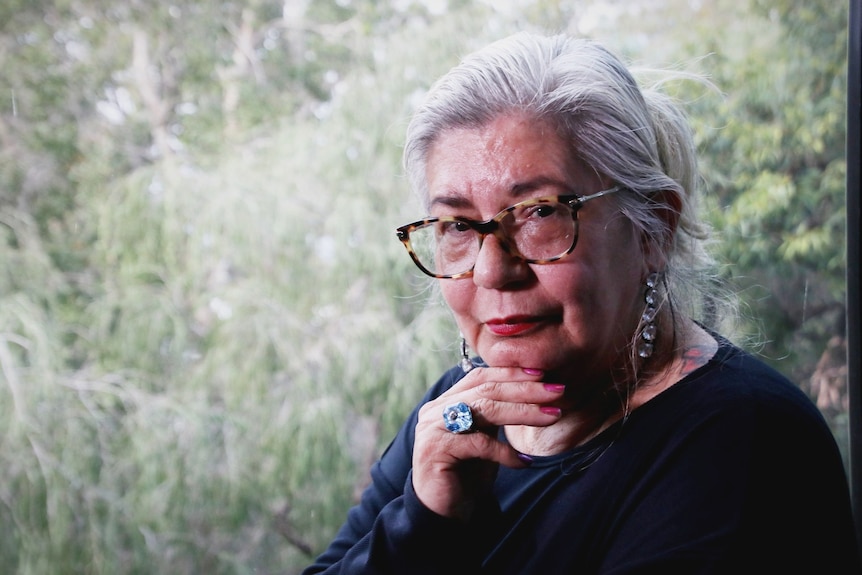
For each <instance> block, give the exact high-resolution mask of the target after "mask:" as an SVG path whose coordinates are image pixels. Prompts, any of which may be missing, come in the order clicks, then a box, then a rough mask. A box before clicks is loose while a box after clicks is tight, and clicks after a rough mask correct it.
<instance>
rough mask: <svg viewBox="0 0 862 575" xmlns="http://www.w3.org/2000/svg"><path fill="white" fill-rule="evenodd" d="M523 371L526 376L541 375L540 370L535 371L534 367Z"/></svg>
mask: <svg viewBox="0 0 862 575" xmlns="http://www.w3.org/2000/svg"><path fill="white" fill-rule="evenodd" d="M523 369H524V373H526V374H527V375H542V373H543V372H542V370H541V369H536V368H534V367H525V368H523Z"/></svg>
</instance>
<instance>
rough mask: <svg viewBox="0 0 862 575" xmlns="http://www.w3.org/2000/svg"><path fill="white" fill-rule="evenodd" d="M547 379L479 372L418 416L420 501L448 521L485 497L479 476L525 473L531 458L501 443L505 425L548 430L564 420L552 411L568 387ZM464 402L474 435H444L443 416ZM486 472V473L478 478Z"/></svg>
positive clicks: (513, 371)
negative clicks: (502, 469)
mask: <svg viewBox="0 0 862 575" xmlns="http://www.w3.org/2000/svg"><path fill="white" fill-rule="evenodd" d="M543 375H544V374H543V373H542V372H541V371H538V370H529V369H527V370H525V369H521V368H478V369H474V370H473V371H471V372H470V373H469V374H467V375H466V376H465V377H464V378H463V379H462V380H461V381H459V382H458V383H457V384H456V385H454V386H453V387H452V388H451V389H449V390H448V391H447V392H446V393H444V394H442V395H441V396H440V397H438V398H437V399H435V400H433V401H430V402H428V403H426V404H425V405H424V406H423V407H422V408H421V409H420V411H419V420H418V422H417V425H416V436H415V441H414V446H413V485H414V489H415V491H416V494H417V496H418V497H419V499H420V500H421V501H422V502H423V503H424V504H425V505H426V506H427V507H429V508H430V509H432V510H433V511H435V512H436V513H439V514H441V515H444V516H450V517H453V516H460V515H462V514H463V509H464V504H465V502H469V501H470V500H471V499H472V497H473V495H474V494H475V493H477V492H481V491H483V490H482V489H481V488H479V486H478V484H477V480H478V483H479V484H481V483H483V481H482V480H479V477H480V476H489V477H491V476H493V475H494V473H495V472H496V466H497V465H504V466H507V467H514V468H517V467H524V466H525V465H528V464H529V462H530V459H529V457H528V456H525V455H523V454H520V453H518V452H517V451H516V450H515V449H513V448H512V447H511V446H510V445H508V444H507V443H505V442H504V441H500V440H499V439H498V430H499V428H500V427H501V426H505V425H528V426H537V427H544V426H549V425H553V424H554V423H555V422H556V421H558V420H559V419H560V417H561V410H560V408H559V407H557V406H556V405H554V404H555V403H558V402H560V400H561V399H562V397H563V394H564V392H565V386H563V385H558V384H553V383H546V382H542V381H541V379H542V377H543ZM460 402H463V403H465V404H467V406H469V407H470V411H471V412H472V418H473V427H472V429H473V430H474V432H473V433H460V434H455V433H452V432H450V431H447V429H446V420H444V416H443V414H444V410H445V408H446V407H448V406H451V405H455V404H458V403H460ZM479 471H482V473H479Z"/></svg>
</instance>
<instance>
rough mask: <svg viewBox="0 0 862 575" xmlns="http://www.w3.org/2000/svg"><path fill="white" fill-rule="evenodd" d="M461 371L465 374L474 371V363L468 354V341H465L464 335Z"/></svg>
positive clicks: (462, 339)
mask: <svg viewBox="0 0 862 575" xmlns="http://www.w3.org/2000/svg"><path fill="white" fill-rule="evenodd" d="M461 369H462V370H464V373H467V372H468V371H470V370H471V369H473V361H472V360H471V359H470V355H469V354H468V353H467V340H466V339H464V336H463V335H462V336H461Z"/></svg>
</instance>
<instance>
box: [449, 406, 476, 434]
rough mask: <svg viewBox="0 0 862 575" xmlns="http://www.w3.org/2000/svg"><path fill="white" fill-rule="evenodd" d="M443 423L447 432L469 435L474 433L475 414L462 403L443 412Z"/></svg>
mask: <svg viewBox="0 0 862 575" xmlns="http://www.w3.org/2000/svg"><path fill="white" fill-rule="evenodd" d="M443 422H444V423H445V424H446V430H447V431H451V432H452V433H468V432H470V431H473V412H472V411H470V406H469V405H467V404H466V403H464V402H463V401H461V402H459V403H456V404H455V405H450V406H449V407H447V408H446V409H444V410H443Z"/></svg>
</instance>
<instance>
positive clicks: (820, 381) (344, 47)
mask: <svg viewBox="0 0 862 575" xmlns="http://www.w3.org/2000/svg"><path fill="white" fill-rule="evenodd" d="M445 5H446V3H440V2H416V1H409V0H404V1H401V2H375V1H372V0H352V1H350V0H331V1H323V2H317V1H315V2H310V1H304V0H288V1H287V2H284V3H277V2H273V1H271V0H249V1H248V2H245V3H243V2H230V1H227V2H220V3H205V2H199V1H191V0H176V1H173V2H169V3H158V2H147V1H146V0H126V1H124V2H106V1H104V0H54V1H49V0H42V1H38V2H33V1H26V2H25V1H20V0H18V1H16V0H12V1H6V2H4V3H3V4H2V6H0V66H2V70H3V74H2V76H0V265H2V268H0V270H2V273H0V438H2V439H0V532H2V533H3V534H4V537H2V538H0V564H2V565H3V566H4V569H5V570H6V572H15V573H21V574H42V573H56V572H59V571H63V572H71V573H94V574H95V573H111V574H116V573H201V572H204V573H252V572H256V573H269V572H288V573H292V572H297V571H298V569H299V568H300V567H301V566H302V565H303V564H305V563H306V562H308V561H309V558H310V555H311V554H313V553H315V552H317V551H319V550H321V549H322V547H323V546H324V545H325V544H326V543H327V542H328V540H329V539H330V538H331V537H332V535H333V533H334V530H335V529H336V528H337V527H338V525H339V524H340V523H341V521H342V520H343V517H344V513H345V511H346V509H347V507H348V506H349V505H350V504H351V503H352V502H354V501H355V499H356V497H357V495H358V493H359V492H360V491H361V488H362V487H363V485H364V482H365V481H366V480H367V479H366V477H367V471H368V467H369V465H370V463H371V462H372V461H373V460H374V458H375V457H376V456H377V455H378V454H379V453H380V450H381V449H382V448H383V447H384V446H385V444H386V442H387V441H388V438H389V437H391V436H392V434H393V433H395V431H396V430H397V428H398V426H399V425H400V423H401V421H402V419H403V417H404V416H405V415H406V413H407V412H408V410H409V409H410V408H411V407H412V406H413V405H414V403H415V402H416V400H417V399H418V398H419V397H420V395H421V394H422V392H423V390H424V389H425V388H426V387H427V385H429V384H430V383H431V382H432V381H433V380H434V379H436V377H437V376H438V375H439V374H440V372H441V371H442V370H443V369H445V368H446V367H447V366H448V365H449V364H450V363H452V362H453V361H454V359H455V358H456V356H457V349H456V343H457V332H456V330H455V328H454V326H453V324H452V322H451V320H450V318H449V317H448V314H447V312H446V311H445V309H444V307H443V306H442V305H441V303H440V301H439V298H438V297H437V295H436V293H435V291H434V288H433V286H432V285H431V284H429V283H428V281H426V280H425V279H423V278H421V277H419V274H418V272H417V271H416V270H415V269H413V267H412V264H411V263H410V261H409V258H407V257H406V253H404V251H403V248H401V246H400V245H399V244H398V242H397V241H396V240H395V236H394V232H393V230H394V228H395V226H396V225H398V224H401V223H403V222H404V221H407V220H409V219H411V218H414V217H418V216H419V215H421V214H420V213H419V211H418V210H419V208H418V207H417V205H416V204H415V203H413V202H412V201H411V200H410V197H409V192H408V190H407V183H406V180H405V179H404V178H403V175H402V174H401V170H400V168H399V165H400V164H399V161H400V145H401V141H402V135H403V132H404V128H405V126H406V122H407V119H408V118H409V115H410V110H411V109H412V106H413V104H414V102H415V100H416V97H417V96H418V95H421V94H422V93H423V92H424V91H425V90H426V89H427V88H428V86H429V84H430V82H432V81H433V80H434V79H435V78H436V77H437V76H438V75H439V74H441V73H442V72H443V71H445V70H446V69H448V68H449V67H450V66H451V65H452V64H454V63H455V62H456V61H457V59H458V57H459V56H460V55H462V54H464V53H466V52H468V51H470V50H472V49H474V48H476V47H478V46H479V45H482V44H484V43H486V42H487V41H490V40H492V39H496V38H498V37H500V36H503V35H505V34H508V33H510V32H513V31H515V30H519V29H525V28H536V29H543V30H569V31H571V32H573V33H580V34H584V35H588V36H593V37H596V38H598V39H600V40H603V41H605V42H606V43H607V44H609V45H610V46H611V47H612V48H615V49H616V50H617V51H618V52H620V53H621V54H624V55H625V56H626V57H628V58H630V59H632V60H633V61H644V62H649V63H652V64H659V65H662V64H672V65H677V66H681V67H686V66H691V67H692V68H693V69H695V70H696V71H701V72H705V73H707V74H709V75H710V76H711V78H712V80H713V81H714V82H715V84H716V85H717V86H718V87H719V88H720V90H721V91H723V94H717V93H709V92H708V91H707V93H704V90H703V89H702V88H692V87H691V86H680V87H679V94H678V95H679V97H680V98H681V99H683V100H686V102H687V104H688V107H689V110H690V113H691V116H692V122H693V124H694V126H695V128H696V132H697V135H698V140H699V146H700V148H701V150H702V155H703V170H704V174H705V181H706V184H707V189H708V192H709V194H710V198H711V200H710V202H711V203H710V208H711V212H710V213H711V214H712V217H713V218H714V223H715V225H716V227H717V228H719V229H720V230H721V234H720V240H721V241H720V243H719V244H718V246H717V248H718V249H719V252H720V254H719V255H720V257H721V259H722V260H724V261H726V262H728V267H727V274H728V276H729V277H731V278H733V281H736V282H738V286H739V289H740V294H741V297H742V299H743V301H744V303H745V304H746V305H747V307H748V308H749V309H750V310H751V316H752V318H757V321H758V323H757V324H754V323H752V326H751V327H750V330H751V332H752V333H762V334H765V336H766V337H767V338H768V339H767V340H766V341H765V342H764V343H763V345H762V346H761V347H760V351H761V353H763V354H764V356H765V357H767V359H769V360H770V361H773V362H774V363H775V364H776V365H777V366H778V367H779V368H780V369H782V370H783V371H785V372H786V373H788V374H789V375H791V377H793V378H794V380H795V381H797V382H799V383H800V385H801V386H803V388H805V389H806V390H807V391H809V393H811V395H812V397H814V398H815V399H817V400H818V402H819V404H820V406H821V408H823V410H824V412H825V413H827V415H828V416H829V417H830V421H832V423H833V425H834V427H835V429H836V434H838V435H839V436H840V434H841V429H842V427H841V426H842V417H844V415H843V414H844V410H843V408H842V404H843V402H844V401H845V398H846V393H845V391H844V388H842V387H841V386H842V382H843V379H842V377H843V378H845V379H846V372H845V373H844V374H843V375H842V373H841V366H842V365H843V364H842V362H843V359H842V355H841V354H842V353H846V350H843V348H841V345H842V340H841V339H840V338H841V336H842V335H843V323H842V321H843V317H844V315H843V314H844V307H843V306H844V299H843V297H844V295H843V294H844V292H843V290H844V283H843V273H844V252H843V233H844V229H843V225H844V200H843V193H844V192H843V190H844V183H843V179H844V170H845V158H844V155H843V141H844V91H845V83H846V77H845V66H846V60H845V48H844V44H845V42H846V19H847V14H846V7H845V6H843V5H842V3H838V2H831V1H828V0H819V1H817V2H803V1H801V0H751V1H750V2H736V1H733V0H717V1H716V2H711V3H692V2H688V1H685V0H663V1H662V2H658V3H643V4H641V3H631V2H622V1H616V2H614V1H606V2H564V1H562V0H558V1H552V0H531V1H526V2H519V3H491V2H467V1H463V2H454V1H453V2H449V3H448V7H447V9H446V10H441V9H439V7H440V6H445ZM646 6H649V7H648V8H646ZM623 30H624V31H625V33H621V31H623ZM707 55H708V56H707ZM701 56H706V57H705V58H703V59H698V58H700V57H701ZM680 62H682V64H680ZM752 321H753V320H752ZM835 337H838V338H839V340H838V341H837V342H836V341H835ZM836 350H837V352H836ZM836 358H837V359H836Z"/></svg>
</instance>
